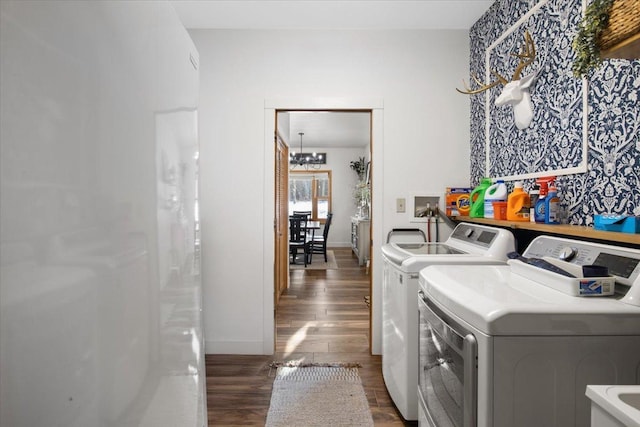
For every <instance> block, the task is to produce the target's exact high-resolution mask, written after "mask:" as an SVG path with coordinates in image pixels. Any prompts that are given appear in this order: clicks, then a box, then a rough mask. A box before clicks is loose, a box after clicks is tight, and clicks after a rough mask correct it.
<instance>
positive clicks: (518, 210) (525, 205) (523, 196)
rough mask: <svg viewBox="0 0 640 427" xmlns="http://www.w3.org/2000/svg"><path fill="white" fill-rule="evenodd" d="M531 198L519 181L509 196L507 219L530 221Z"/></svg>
mask: <svg viewBox="0 0 640 427" xmlns="http://www.w3.org/2000/svg"><path fill="white" fill-rule="evenodd" d="M530 207H531V199H530V198H529V195H528V194H527V193H526V192H525V191H524V190H523V189H522V182H520V181H517V182H516V183H515V185H514V189H513V192H512V193H511V194H509V197H508V198H507V220H508V221H529V216H530V211H529V208H530Z"/></svg>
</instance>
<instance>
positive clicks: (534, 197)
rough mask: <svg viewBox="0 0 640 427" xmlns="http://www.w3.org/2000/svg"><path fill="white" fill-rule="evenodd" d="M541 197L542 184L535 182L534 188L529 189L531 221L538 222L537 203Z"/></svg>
mask: <svg viewBox="0 0 640 427" xmlns="http://www.w3.org/2000/svg"><path fill="white" fill-rule="evenodd" d="M538 198H540V186H539V185H538V184H535V185H534V186H533V189H532V190H531V191H529V203H530V205H529V206H530V207H529V221H531V222H536V203H537V202H538Z"/></svg>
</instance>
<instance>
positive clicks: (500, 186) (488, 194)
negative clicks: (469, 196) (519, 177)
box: [484, 179, 507, 218]
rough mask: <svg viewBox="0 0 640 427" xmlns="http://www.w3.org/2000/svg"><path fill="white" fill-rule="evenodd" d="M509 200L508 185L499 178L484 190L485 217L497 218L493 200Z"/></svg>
mask: <svg viewBox="0 0 640 427" xmlns="http://www.w3.org/2000/svg"><path fill="white" fill-rule="evenodd" d="M506 201H507V185H506V184H505V183H504V181H503V180H501V179H499V180H498V181H497V182H496V183H495V184H493V185H492V186H490V187H489V188H487V191H485V192H484V217H485V218H495V214H494V207H493V202H506Z"/></svg>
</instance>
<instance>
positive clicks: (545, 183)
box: [536, 176, 556, 196]
mask: <svg viewBox="0 0 640 427" xmlns="http://www.w3.org/2000/svg"><path fill="white" fill-rule="evenodd" d="M555 180H556V177H555V176H546V177H541V178H538V179H536V184H538V186H540V195H541V196H544V195H546V194H547V193H548V192H549V186H552V185H553V183H554V181H555Z"/></svg>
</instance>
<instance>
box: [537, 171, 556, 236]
mask: <svg viewBox="0 0 640 427" xmlns="http://www.w3.org/2000/svg"><path fill="white" fill-rule="evenodd" d="M554 179H555V177H553V178H551V177H549V178H538V179H536V183H537V184H538V185H539V186H540V197H538V201H537V202H536V206H535V221H536V222H538V223H542V224H544V223H545V222H546V214H545V211H546V208H547V200H546V198H547V193H548V192H549V182H550V181H553V180H554Z"/></svg>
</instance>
